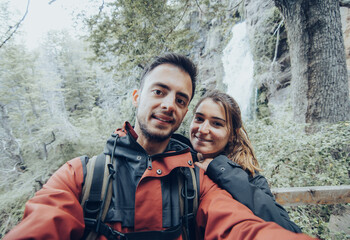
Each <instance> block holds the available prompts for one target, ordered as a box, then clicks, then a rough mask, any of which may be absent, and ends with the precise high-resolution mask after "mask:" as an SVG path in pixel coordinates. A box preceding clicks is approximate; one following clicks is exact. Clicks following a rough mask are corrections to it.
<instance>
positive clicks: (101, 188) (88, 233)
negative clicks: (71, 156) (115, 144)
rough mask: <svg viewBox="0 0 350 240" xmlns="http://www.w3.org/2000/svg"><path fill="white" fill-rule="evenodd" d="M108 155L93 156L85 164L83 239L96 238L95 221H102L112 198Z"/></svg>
mask: <svg viewBox="0 0 350 240" xmlns="http://www.w3.org/2000/svg"><path fill="white" fill-rule="evenodd" d="M110 162H111V160H110V156H109V155H104V154H103V153H102V154H100V155H98V156H94V157H93V158H91V159H90V160H89V161H88V163H87V164H86V178H85V184H84V187H83V190H82V200H81V206H82V208H83V211H84V220H85V231H84V236H83V239H96V237H97V233H96V231H95V229H94V228H95V227H96V223H98V222H100V221H104V219H105V217H106V215H107V212H108V208H109V205H110V202H111V198H112V184H109V181H110V177H109V175H110V173H109V167H108V164H109V163H110ZM107 187H108V189H107Z"/></svg>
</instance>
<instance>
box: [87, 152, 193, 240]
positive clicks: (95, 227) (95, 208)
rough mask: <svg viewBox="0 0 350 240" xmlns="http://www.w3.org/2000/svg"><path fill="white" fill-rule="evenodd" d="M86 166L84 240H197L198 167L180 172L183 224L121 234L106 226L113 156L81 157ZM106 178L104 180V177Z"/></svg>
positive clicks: (110, 196)
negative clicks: (97, 239)
mask: <svg viewBox="0 0 350 240" xmlns="http://www.w3.org/2000/svg"><path fill="white" fill-rule="evenodd" d="M81 160H82V161H84V162H85V163H87V164H86V178H85V181H84V186H83V190H82V198H81V206H82V208H83V211H84V221H85V231H84V235H83V238H82V239H88V240H90V239H96V238H97V236H98V235H100V234H102V235H104V236H105V237H106V238H107V239H129V240H133V239H145V240H147V239H150V240H158V239H159V240H165V239H174V238H177V237H179V236H180V235H181V234H182V236H183V239H185V240H190V239H195V216H196V212H197V208H198V201H199V199H198V192H199V170H198V168H195V169H193V168H185V167H181V168H179V169H177V171H179V173H178V174H177V176H178V177H177V180H178V186H179V196H180V211H181V214H180V216H181V221H180V224H179V225H177V226H175V227H171V228H168V229H166V230H162V231H145V232H132V233H125V234H124V233H121V232H118V231H116V230H114V229H112V228H111V227H109V226H108V225H106V224H105V223H104V220H105V217H106V215H107V212H108V209H109V205H110V202H111V199H112V184H111V182H112V180H113V178H114V174H115V171H114V167H113V164H112V161H111V156H109V155H105V154H103V153H102V154H100V155H98V156H94V157H93V158H91V159H89V158H88V157H87V156H83V157H81ZM101 176H103V178H102V177H101Z"/></svg>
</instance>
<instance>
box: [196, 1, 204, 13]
mask: <svg viewBox="0 0 350 240" xmlns="http://www.w3.org/2000/svg"><path fill="white" fill-rule="evenodd" d="M196 4H197V7H198V8H199V10H200V11H201V13H203V11H202V9H201V6H199V3H198V1H197V0H196Z"/></svg>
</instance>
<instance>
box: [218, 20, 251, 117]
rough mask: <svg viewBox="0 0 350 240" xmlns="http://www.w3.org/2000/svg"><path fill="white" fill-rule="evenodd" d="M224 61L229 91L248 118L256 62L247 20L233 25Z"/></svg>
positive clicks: (225, 77)
mask: <svg viewBox="0 0 350 240" xmlns="http://www.w3.org/2000/svg"><path fill="white" fill-rule="evenodd" d="M222 62H223V66H224V72H225V75H224V83H226V85H227V93H228V94H229V95H231V96H232V97H233V98H234V99H235V100H236V101H237V103H238V105H239V106H240V108H241V112H242V117H243V119H247V118H249V117H251V115H252V114H251V107H250V106H251V98H252V95H253V87H254V84H253V81H254V79H253V67H254V62H253V57H252V55H251V53H250V47H249V40H248V36H247V29H246V23H245V22H241V23H238V24H236V25H234V26H233V28H232V38H231V40H230V42H229V43H228V44H227V46H226V48H225V49H224V51H223V57H222Z"/></svg>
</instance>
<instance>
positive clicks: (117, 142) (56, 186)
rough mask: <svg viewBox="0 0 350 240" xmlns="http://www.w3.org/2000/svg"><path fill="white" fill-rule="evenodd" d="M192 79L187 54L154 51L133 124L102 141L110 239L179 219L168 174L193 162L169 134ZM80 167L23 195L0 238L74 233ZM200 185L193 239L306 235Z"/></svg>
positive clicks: (79, 230) (79, 218) (79, 224)
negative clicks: (110, 169)
mask: <svg viewBox="0 0 350 240" xmlns="http://www.w3.org/2000/svg"><path fill="white" fill-rule="evenodd" d="M195 79H196V67H195V65H194V64H193V63H192V62H191V61H190V60H189V59H188V58H186V57H184V56H181V55H176V54H167V55H164V56H162V57H158V58H156V59H155V61H154V62H152V63H151V64H150V65H149V66H148V67H147V68H146V69H145V71H144V74H143V75H142V78H141V87H140V89H138V90H134V92H133V94H132V96H133V104H134V106H135V107H136V109H137V114H136V122H135V127H134V128H133V127H132V126H131V125H130V124H129V123H128V122H125V124H124V127H123V128H121V129H118V130H117V131H116V132H115V134H113V135H112V137H111V138H110V139H109V140H108V141H107V144H106V147H105V150H104V153H105V154H107V155H111V156H112V158H114V157H115V158H116V161H115V164H116V165H115V166H116V168H115V170H116V174H115V179H114V180H113V197H112V201H111V204H110V207H109V210H108V213H107V216H106V220H105V222H107V223H108V225H109V226H110V227H111V228H110V229H114V230H111V231H113V232H112V235H114V236H116V237H115V238H114V239H150V238H152V237H149V236H150V235H147V236H148V237H141V236H142V235H139V237H134V238H132V237H131V236H128V238H126V237H124V235H123V234H125V233H128V232H137V233H140V232H141V233H149V232H150V231H154V232H160V231H162V230H167V229H172V228H174V227H176V226H178V225H179V224H181V220H180V217H179V201H178V195H179V193H178V189H177V188H174V187H173V186H172V184H171V178H173V177H174V174H175V173H177V171H176V170H177V169H178V168H179V167H184V168H193V167H194V164H193V160H192V156H191V153H190V149H189V148H188V147H187V146H186V145H184V144H182V143H180V142H178V141H176V140H174V139H172V138H171V135H172V134H173V133H174V131H176V130H177V129H178V127H179V126H180V124H181V122H182V120H183V118H184V116H185V114H186V113H187V110H188V105H189V103H190V101H191V99H192V97H193V93H194V90H195ZM84 168H85V163H84V161H81V160H80V158H76V159H73V160H71V161H69V162H67V163H66V164H65V165H64V166H62V167H61V168H60V169H59V170H58V171H57V172H56V173H55V174H54V175H53V176H52V177H51V178H50V179H49V181H48V183H47V184H45V186H44V187H43V189H42V190H40V191H38V192H37V193H36V195H35V196H34V197H33V198H32V199H31V200H29V201H28V203H27V204H26V209H25V212H24V218H23V220H22V222H21V223H20V224H19V225H18V226H16V227H15V228H14V229H13V230H12V231H11V232H10V233H9V234H8V235H6V236H5V238H4V239H80V238H81V237H82V235H83V231H84V216H83V210H82V208H81V206H80V198H81V192H82V186H83V184H84V178H85V176H84V173H85V174H86V171H85V170H84ZM175 177H176V176H175ZM199 185H200V193H199V197H200V199H199V206H198V211H197V216H196V222H197V233H196V234H197V238H198V239H311V238H310V237H308V236H306V235H303V234H295V233H292V232H290V231H288V230H285V229H283V228H281V227H280V226H278V225H277V224H275V223H271V222H264V221H263V220H261V219H260V218H258V217H256V216H254V214H253V213H252V212H251V211H250V210H249V209H248V208H247V207H245V206H244V205H242V204H240V203H239V202H237V201H235V200H234V199H233V198H232V197H231V195H230V194H228V193H227V192H226V191H224V190H222V189H220V188H218V186H217V185H216V184H215V183H213V182H212V181H211V180H210V179H209V178H208V177H207V176H206V175H205V174H204V172H203V171H201V172H200V176H199ZM174 196H175V197H174ZM117 236H119V237H117ZM145 236H146V235H145ZM157 236H160V235H157ZM164 236H168V237H157V239H183V238H182V235H181V234H176V236H174V235H164ZM169 236H172V237H169ZM100 238H101V239H105V238H104V237H100ZM153 239H156V238H153Z"/></svg>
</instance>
